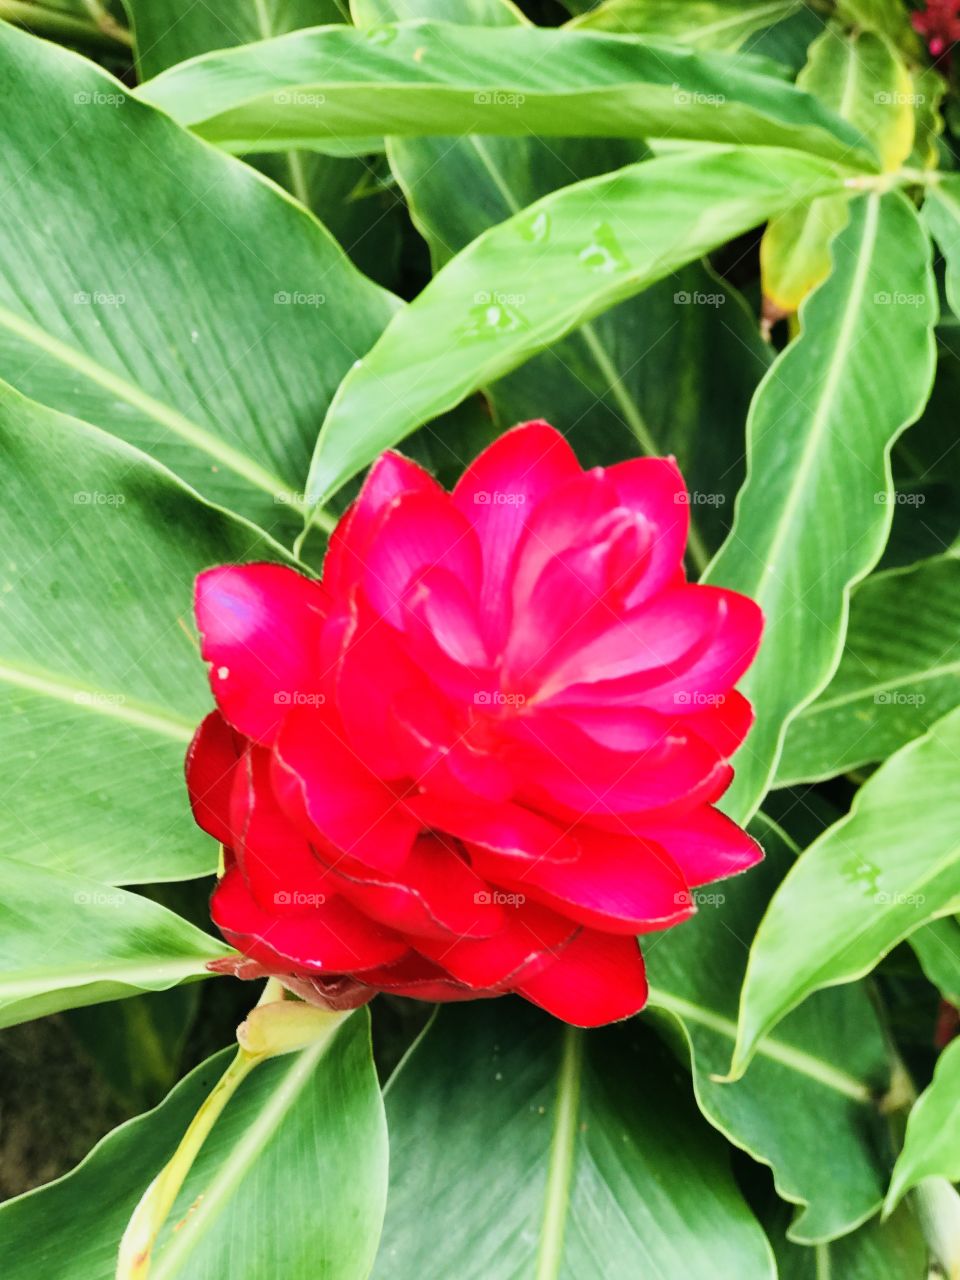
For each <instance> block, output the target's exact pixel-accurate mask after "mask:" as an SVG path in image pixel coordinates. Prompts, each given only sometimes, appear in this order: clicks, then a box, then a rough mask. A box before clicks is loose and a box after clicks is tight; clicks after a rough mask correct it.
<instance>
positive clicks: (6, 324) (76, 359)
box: [0, 307, 290, 497]
mask: <svg viewBox="0 0 960 1280" xmlns="http://www.w3.org/2000/svg"><path fill="white" fill-rule="evenodd" d="M0 327H2V328H5V329H7V330H9V331H10V332H11V333H15V334H17V335H18V336H19V337H20V338H22V339H24V340H25V341H26V342H28V343H30V344H31V345H32V346H33V347H35V348H37V349H38V350H40V351H44V352H46V354H47V355H49V356H52V357H53V358H54V359H55V360H57V361H58V362H59V363H60V364H61V365H63V366H64V367H65V368H67V369H71V370H73V371H74V372H75V373H78V374H80V375H82V376H83V377H85V378H87V379H88V380H89V381H91V382H93V383H95V384H96V385H97V386H100V387H102V388H103V389H104V390H105V391H108V392H110V393H111V394H112V395H115V396H116V397H117V398H118V399H120V400H123V401H124V402H125V403H126V404H129V405H131V406H132V407H133V408H134V409H137V410H139V412H140V413H142V414H144V415H145V416H146V417H148V418H150V419H151V420H152V421H154V422H156V423H158V424H159V425H160V426H162V427H165V428H166V429H167V430H168V431H169V432H171V433H172V434H173V435H175V436H177V437H179V438H180V439H181V440H183V441H185V442H186V443H187V444H189V445H191V446H192V447H193V448H195V449H197V450H199V451H200V452H201V453H205V454H207V456H208V457H211V458H214V459H215V460H216V461H217V462H218V463H219V464H220V465H221V466H223V467H226V468H227V470H229V471H232V472H233V473H234V474H235V475H238V476H240V477H241V478H242V479H244V480H246V481H247V483H248V484H250V485H252V486H253V487H254V488H255V489H260V490H262V491H263V492H264V493H269V494H271V495H272V496H274V497H275V496H277V495H285V494H286V493H287V492H288V491H289V489H290V485H289V484H287V483H286V482H285V481H284V480H282V479H281V478H280V477H279V476H277V475H274V474H273V473H272V472H270V471H268V470H267V469H266V468H265V467H261V466H260V464H259V463H258V462H255V461H254V460H253V459H252V458H250V457H248V456H247V455H246V454H244V453H241V451H240V450H239V449H235V448H234V447H233V445H231V444H228V443H227V441H226V440H221V439H218V437H217V436H215V435H213V433H212V432H210V431H208V430H207V428H206V427H202V426H200V424H199V423H197V422H194V421H192V420H191V419H190V418H188V417H187V416H186V415H185V414H182V413H181V412H180V411H179V410H178V409H174V408H172V407H171V406H170V405H167V404H164V403H163V401H161V400H157V399H156V398H155V397H154V396H151V395H150V394H149V393H148V392H146V391H143V390H142V389H141V388H140V387H138V386H136V385H135V384H134V383H132V382H129V381H128V380H127V379H126V378H125V377H123V376H121V375H120V374H118V373H115V372H113V371H112V370H110V369H107V368H105V367H104V366H103V365H101V364H99V363H98V362H97V361H96V360H94V359H93V358H92V356H88V355H86V354H85V353H84V352H82V351H79V350H77V348H76V347H72V346H70V345H69V343H66V342H63V341H61V339H59V338H56V337H54V335H53V334H51V333H47V332H46V330H44V329H41V328H40V326H39V325H35V324H34V323H33V322H32V321H30V320H28V319H27V318H26V317H25V316H19V315H17V314H16V313H15V312H13V311H10V310H9V309H8V308H6V307H0Z"/></svg>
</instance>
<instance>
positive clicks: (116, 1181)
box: [0, 1010, 387, 1280]
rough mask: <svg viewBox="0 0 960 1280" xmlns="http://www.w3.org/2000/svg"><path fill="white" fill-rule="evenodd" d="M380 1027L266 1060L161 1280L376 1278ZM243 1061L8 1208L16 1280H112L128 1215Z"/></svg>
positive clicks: (348, 1026)
mask: <svg viewBox="0 0 960 1280" xmlns="http://www.w3.org/2000/svg"><path fill="white" fill-rule="evenodd" d="M369 1025H370V1024H369V1016H368V1014H367V1012H366V1010H363V1011H361V1012H358V1013H357V1014H355V1015H354V1016H353V1017H352V1018H351V1019H350V1020H349V1021H348V1022H347V1023H345V1024H344V1026H343V1027H342V1028H341V1029H340V1031H339V1032H338V1033H337V1035H336V1036H335V1037H334V1039H333V1042H332V1044H330V1046H329V1048H327V1047H326V1044H325V1043H321V1044H320V1045H318V1046H317V1047H314V1048H310V1049H306V1050H304V1051H303V1052H301V1053H294V1054H288V1055H287V1056H285V1057H281V1058H275V1059H273V1060H272V1061H269V1062H265V1063H263V1064H262V1065H261V1066H258V1067H257V1068H256V1070H255V1071H254V1072H253V1073H252V1075H251V1076H250V1077H249V1078H248V1079H247V1080H246V1081H245V1082H244V1083H243V1084H242V1085H241V1086H240V1089H239V1090H238V1092H237V1095H236V1097H235V1098H233V1099H231V1101H230V1103H229V1105H228V1106H227V1109H226V1111H225V1112H224V1114H223V1115H222V1116H221V1118H220V1119H219V1120H218V1121H217V1123H216V1125H215V1126H214V1128H213V1131H212V1133H211V1135H210V1136H209V1137H208V1139H207V1141H206V1143H205V1144H204V1146H203V1148H202V1150H201V1152H200V1155H199V1157H198V1159H197V1162H196V1164H195V1165H194V1166H193V1168H192V1170H191V1171H190V1174H189V1175H188V1177H187V1180H186V1183H185V1185H184V1187H183V1189H182V1191H181V1193H180V1196H179V1198H178V1200H177V1203H176V1205H175V1206H174V1209H173V1212H172V1213H171V1215H170V1219H169V1222H168V1224H167V1227H166V1229H165V1231H164V1233H163V1235H162V1236H161V1239H160V1242H159V1245H158V1247H157V1250H156V1251H155V1253H154V1261H153V1265H152V1266H151V1268H150V1280H172V1278H173V1277H183V1278H184V1280H223V1277H224V1276H230V1277H231V1280H264V1277H266V1276H283V1278H284V1280H364V1278H365V1277H366V1275H367V1273H368V1272H369V1269H370V1264H371V1262H372V1260H373V1255H374V1252H375V1250H376V1245H377V1238H378V1235H379V1231H380V1222H381V1219H382V1216H383V1204H384V1197H385V1193H386V1176H387V1149H386V1131H385V1127H384V1122H383V1107H382V1103H381V1099H380V1090H379V1087H378V1085H377V1078H376V1074H375V1072H374V1069H373V1061H372V1057H371V1054H370V1033H369ZM325 1049H326V1052H324V1050H325ZM232 1052H233V1051H232V1050H224V1052H223V1053H219V1054H217V1055H215V1056H214V1057H213V1058H210V1059H208V1060H207V1062H205V1063H203V1064H202V1065H201V1066H199V1067H197V1068H196V1070H194V1071H193V1072H191V1074H190V1075H189V1076H187V1078H186V1079H185V1080H183V1081H182V1082H181V1083H180V1084H179V1085H178V1086H177V1087H176V1089H175V1090H174V1091H173V1093H171V1094H170V1096H169V1097H168V1098H167V1099H166V1100H165V1101H164V1102H163V1103H161V1105H160V1106H159V1107H157V1108H156V1110H154V1111H151V1112H148V1113H147V1114H146V1115H143V1116H139V1117H138V1118H137V1119H136V1120H131V1121H130V1122H129V1123H127V1124H124V1125H121V1126H120V1128H119V1129H115V1130H114V1131H113V1132H112V1133H111V1134H108V1135H107V1137H106V1138H104V1140H103V1141H102V1142H101V1143H100V1144H99V1145H98V1146H97V1147H95V1148H94V1150H93V1151H92V1152H91V1154H90V1155H89V1156H88V1157H87V1159H86V1160H85V1161H84V1162H83V1163H82V1164H81V1165H80V1166H79V1167H78V1168H77V1169H75V1170H74V1171H73V1172H72V1173H70V1174H68V1175H67V1176H66V1177H65V1178H61V1179H60V1180H59V1181H57V1182H54V1183H52V1184H51V1185H49V1186H47V1187H43V1188H41V1189H40V1190H38V1191H35V1192H31V1193H30V1194H29V1195H26V1196H21V1197H20V1198H19V1199H17V1200H11V1201H8V1202H7V1203H6V1204H5V1205H3V1206H2V1207H0V1231H2V1233H3V1239H4V1244H5V1249H6V1268H5V1277H6V1280H36V1278H37V1277H38V1276H40V1275H46V1276H56V1277H57V1280H113V1276H114V1268H115V1266H116V1252H117V1246H118V1244H119V1242H120V1237H121V1235H122V1233H123V1230H124V1227H125V1226H126V1223H127V1220H128V1218H129V1217H130V1214H131V1213H132V1212H133V1209H134V1207H135V1205H136V1203H137V1201H138V1200H139V1198H140V1196H141V1194H142V1193H143V1191H144V1190H145V1189H146V1187H147V1185H148V1184H149V1182H150V1181H151V1180H152V1178H153V1177H154V1176H155V1175H156V1174H157V1173H158V1172H159V1171H160V1169H161V1168H162V1167H163V1165H164V1164H165V1163H166V1161H167V1160H168V1159H169V1158H170V1157H171V1156H172V1155H173V1152H174V1150H175V1148H176V1146H177V1144H178V1142H179V1141H180V1138H181V1137H182V1135H183V1133H184V1131H185V1130H186V1128H187V1126H188V1125H189V1123H190V1121H191V1120H192V1118H193V1116H194V1114H195V1113H196V1111H197V1109H198V1108H199V1106H200V1104H201V1102H202V1101H203V1099H204V1097H205V1096H206V1094H207V1093H208V1092H209V1091H210V1089H211V1087H212V1086H213V1085H214V1084H215V1083H216V1081H217V1079H218V1078H219V1076H220V1075H221V1074H222V1072H223V1070H224V1068H225V1067H226V1066H227V1063H228V1062H229V1060H230V1057H231V1055H232Z"/></svg>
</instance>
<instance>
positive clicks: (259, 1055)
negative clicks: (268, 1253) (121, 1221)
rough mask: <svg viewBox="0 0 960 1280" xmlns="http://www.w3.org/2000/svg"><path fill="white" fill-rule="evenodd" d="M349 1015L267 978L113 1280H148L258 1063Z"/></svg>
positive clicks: (142, 1206)
mask: <svg viewBox="0 0 960 1280" xmlns="http://www.w3.org/2000/svg"><path fill="white" fill-rule="evenodd" d="M348 1016H349V1011H348V1012H347V1013H335V1012H330V1011H329V1010H327V1009H320V1008H317V1007H315V1006H313V1005H307V1004H303V1003H302V1002H301V1001H296V1000H288V999H286V998H285V992H284V989H283V987H282V986H281V984H280V983H279V982H278V981H277V980H276V979H275V978H271V979H270V980H269V981H268V982H267V984H266V986H265V987H264V990H263V994H262V995H261V997H260V1000H259V1002H258V1003H257V1005H256V1007H255V1008H254V1009H252V1010H251V1012H250V1013H249V1014H248V1015H247V1018H246V1020H245V1021H244V1022H242V1023H241V1024H240V1026H239V1027H238V1028H237V1041H238V1045H239V1048H238V1050H237V1056H236V1057H235V1058H234V1059H233V1061H232V1062H231V1063H230V1065H229V1066H228V1067H227V1069H226V1071H225V1072H224V1073H223V1075H222V1076H221V1077H220V1079H219V1080H218V1081H217V1083H216V1085H215V1086H214V1088H213V1089H212V1091H211V1092H210V1094H209V1095H208V1097H207V1098H206V1100H205V1101H204V1103H203V1105H202V1106H201V1107H200V1109H199V1111H197V1113H196V1115H195V1116H194V1117H193V1120H192V1121H191V1122H190V1126H189V1128H188V1129H187V1131H186V1133H185V1134H184V1135H183V1138H182V1139H181V1141H180V1145H179V1146H178V1147H177V1149H176V1151H175V1152H174V1154H173V1156H172V1158H171V1159H170V1160H169V1161H168V1163H167V1164H166V1165H164V1167H163V1168H162V1169H161V1170H160V1172H159V1173H158V1174H157V1176H156V1177H155V1178H154V1180H153V1181H152V1182H151V1183H150V1185H149V1186H148V1187H147V1189H146V1191H145V1192H144V1193H143V1196H142V1197H141V1199H140V1201H139V1203H138V1204H137V1207H136V1208H135V1209H134V1211H133V1214H132V1215H131V1217H130V1221H129V1222H128V1223H127V1227H126V1230H125V1231H124V1233H123V1238H122V1239H121V1241H120V1251H119V1255H118V1258H117V1270H116V1280H146V1277H147V1276H148V1275H149V1273H150V1266H151V1262H152V1259H153V1249H154V1246H155V1244H156V1242H157V1239H158V1237H159V1235H160V1232H161V1230H162V1229H163V1225H164V1223H165V1222H166V1220H167V1218H168V1217H169V1216H170V1211H171V1209H172V1208H173V1206H174V1204H175V1203H176V1199H177V1196H178V1195H179V1194H180V1190H181V1188H182V1187H183V1184H184V1182H185V1181H186V1179H187V1176H188V1174H189V1173H190V1170H191V1169H192V1167H193V1164H194V1161H195V1160H196V1158H197V1156H198V1155H199V1153H200V1150H201V1148H202V1147H203V1144H204V1142H206V1140H207V1138H208V1137H209V1135H210V1132H211V1130H212V1129H213V1127H214V1125H215V1124H216V1122H217V1120H218V1119H219V1117H220V1116H221V1114H222V1113H223V1111H224V1109H225V1107H226V1106H227V1104H228V1103H229V1101H230V1099H231V1098H232V1097H233V1096H234V1094H235V1093H236V1091H237V1089H238V1088H239V1087H240V1085H241V1084H242V1083H243V1082H244V1080H246V1078H247V1076H249V1075H250V1073H251V1072H252V1071H253V1069H254V1068H255V1067H256V1066H258V1065H259V1064H260V1063H261V1062H266V1061H267V1059H268V1058H276V1057H279V1056H280V1055H281V1054H286V1053H294V1052H296V1051H297V1050H299V1049H305V1048H306V1047H307V1046H308V1045H311V1044H315V1043H316V1042H317V1041H318V1040H322V1039H332V1037H333V1036H334V1035H335V1034H336V1032H337V1031H338V1030H339V1028H340V1026H341V1024H342V1023H343V1021H344V1020H345V1019H346V1018H347V1017H348Z"/></svg>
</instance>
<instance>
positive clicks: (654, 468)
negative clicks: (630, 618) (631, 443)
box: [607, 458, 690, 608]
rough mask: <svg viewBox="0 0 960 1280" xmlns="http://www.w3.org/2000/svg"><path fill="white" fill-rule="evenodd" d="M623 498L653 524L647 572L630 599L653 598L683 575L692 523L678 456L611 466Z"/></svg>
mask: <svg viewBox="0 0 960 1280" xmlns="http://www.w3.org/2000/svg"><path fill="white" fill-rule="evenodd" d="M607 476H608V477H609V479H610V480H611V481H612V482H613V485H614V487H615V488H616V491H617V496H618V499H619V501H620V502H621V503H622V504H623V505H624V506H625V507H629V508H630V510H632V511H636V512H638V513H639V514H641V515H643V516H644V518H645V519H646V520H647V521H648V523H649V524H650V526H651V528H652V538H651V551H650V555H649V557H648V559H647V562H646V563H645V565H644V572H643V575H642V577H641V578H640V580H639V581H638V582H637V583H636V585H635V586H634V588H633V590H632V591H631V593H630V596H629V598H628V600H627V605H628V606H629V607H631V608H632V607H634V606H636V605H639V604H641V603H642V602H643V601H644V600H649V599H650V597H651V596H653V595H655V594H656V592H658V591H661V590H662V589H663V588H664V587H666V586H668V585H674V584H675V583H676V581H677V579H678V577H679V578H682V576H683V553H684V550H685V549H686V545H687V532H688V530H689V527H690V507H689V501H688V497H687V487H686V485H685V484H684V482H683V476H682V475H681V474H680V469H679V467H678V466H677V464H676V460H675V459H674V458H633V459H631V460H630V461H628V462H618V463H617V464H616V466H613V467H609V468H608V469H607Z"/></svg>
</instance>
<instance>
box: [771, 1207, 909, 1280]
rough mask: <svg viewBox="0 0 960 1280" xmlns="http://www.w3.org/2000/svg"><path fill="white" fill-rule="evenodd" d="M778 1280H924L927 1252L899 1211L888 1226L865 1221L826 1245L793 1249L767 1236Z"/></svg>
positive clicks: (776, 1234) (774, 1234) (777, 1233)
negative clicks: (839, 1238) (771, 1247)
mask: <svg viewBox="0 0 960 1280" xmlns="http://www.w3.org/2000/svg"><path fill="white" fill-rule="evenodd" d="M769 1234H770V1239H771V1242H772V1244H773V1247H774V1250H775V1252H776V1255H777V1267H778V1269H779V1275H780V1280H830V1278H831V1277H835V1280H928V1277H929V1274H930V1272H929V1267H928V1262H927V1247H926V1244H925V1243H924V1239H923V1232H922V1231H921V1230H920V1225H919V1223H918V1222H917V1219H916V1217H915V1216H914V1215H913V1214H912V1213H911V1212H910V1211H909V1209H906V1208H904V1209H901V1210H900V1212H899V1213H898V1214H896V1216H895V1217H893V1218H891V1219H890V1221H889V1222H884V1223H880V1222H879V1221H876V1220H875V1221H873V1222H868V1223H866V1224H865V1225H864V1226H862V1227H860V1229H859V1230H858V1231H854V1232H853V1233H852V1234H851V1235H848V1236H844V1237H843V1238H842V1239H841V1240H833V1241H831V1242H830V1243H829V1244H827V1243H823V1244H817V1245H814V1246H813V1247H812V1248H811V1247H804V1246H801V1245H796V1244H792V1243H791V1242H790V1240H789V1239H788V1238H787V1237H785V1236H784V1235H783V1232H782V1228H781V1229H779V1230H772V1231H770V1233H769Z"/></svg>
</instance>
